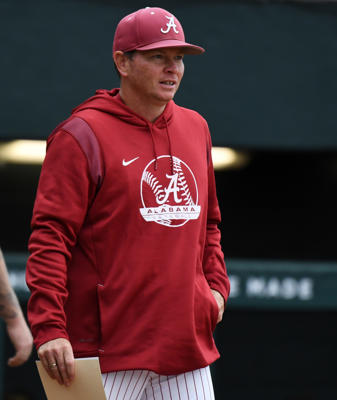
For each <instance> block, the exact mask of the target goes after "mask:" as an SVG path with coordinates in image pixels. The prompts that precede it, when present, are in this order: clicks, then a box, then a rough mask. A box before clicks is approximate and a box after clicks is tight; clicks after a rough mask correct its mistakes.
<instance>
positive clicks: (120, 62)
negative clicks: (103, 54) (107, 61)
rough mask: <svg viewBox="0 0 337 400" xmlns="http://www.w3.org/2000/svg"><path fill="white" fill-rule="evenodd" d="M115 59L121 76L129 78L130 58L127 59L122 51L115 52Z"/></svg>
mask: <svg viewBox="0 0 337 400" xmlns="http://www.w3.org/2000/svg"><path fill="white" fill-rule="evenodd" d="M113 59H114V62H115V65H116V68H117V69H118V71H119V73H120V75H121V76H127V75H128V70H129V68H128V67H129V63H130V58H129V57H127V56H126V55H125V54H124V53H123V52H122V51H120V50H118V51H115V52H114V55H113Z"/></svg>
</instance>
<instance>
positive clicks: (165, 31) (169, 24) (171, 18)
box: [160, 15, 179, 33]
mask: <svg viewBox="0 0 337 400" xmlns="http://www.w3.org/2000/svg"><path fill="white" fill-rule="evenodd" d="M165 17H166V18H167V19H168V20H169V22H168V23H167V24H166V26H167V29H166V30H164V29H163V28H161V30H160V31H161V32H162V33H169V32H170V29H171V28H173V30H174V32H175V33H179V31H177V25H176V24H175V22H174V16H173V15H172V16H171V17H169V16H167V15H165Z"/></svg>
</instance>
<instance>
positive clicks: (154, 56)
mask: <svg viewBox="0 0 337 400" xmlns="http://www.w3.org/2000/svg"><path fill="white" fill-rule="evenodd" d="M153 58H156V59H158V60H159V59H162V58H163V56H162V55H161V54H154V55H153Z"/></svg>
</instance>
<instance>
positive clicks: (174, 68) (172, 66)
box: [165, 59, 178, 72]
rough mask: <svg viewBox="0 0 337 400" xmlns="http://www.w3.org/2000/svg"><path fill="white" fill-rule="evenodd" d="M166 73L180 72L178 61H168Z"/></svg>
mask: <svg viewBox="0 0 337 400" xmlns="http://www.w3.org/2000/svg"><path fill="white" fill-rule="evenodd" d="M165 69H166V71H168V72H177V70H178V65H177V63H176V60H174V59H172V60H170V59H168V60H167V62H166V67H165Z"/></svg>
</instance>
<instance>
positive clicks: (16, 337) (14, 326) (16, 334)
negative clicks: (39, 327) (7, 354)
mask: <svg viewBox="0 0 337 400" xmlns="http://www.w3.org/2000/svg"><path fill="white" fill-rule="evenodd" d="M6 322H7V323H6V327H7V332H8V336H9V338H10V340H11V342H12V343H13V346H14V348H15V351H16V353H15V355H14V356H13V357H11V358H10V359H9V360H8V365H9V366H10V367H18V366H19V365H21V364H23V363H24V362H25V361H27V360H28V358H29V356H30V353H31V352H32V347H33V337H32V334H31V333H30V330H29V328H28V326H27V324H26V321H25V319H24V316H23V314H22V313H21V312H20V313H18V315H17V316H16V317H15V318H10V319H8V320H7V321H6Z"/></svg>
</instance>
